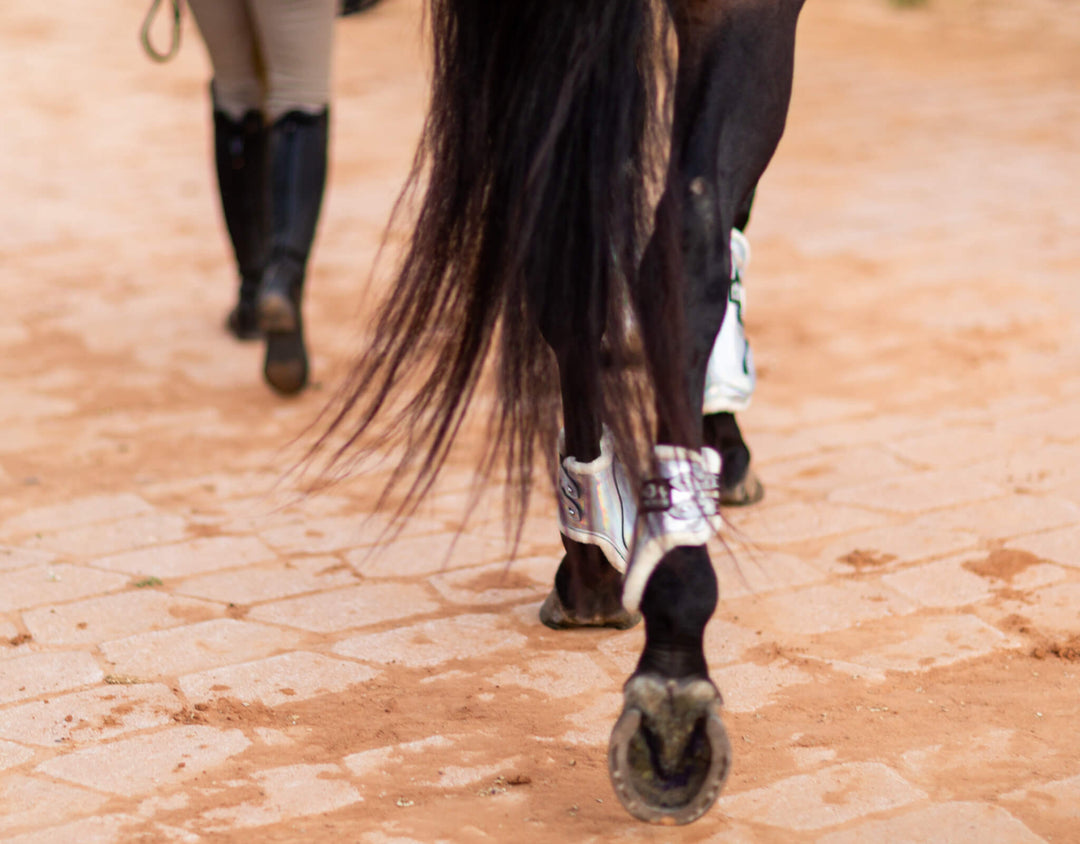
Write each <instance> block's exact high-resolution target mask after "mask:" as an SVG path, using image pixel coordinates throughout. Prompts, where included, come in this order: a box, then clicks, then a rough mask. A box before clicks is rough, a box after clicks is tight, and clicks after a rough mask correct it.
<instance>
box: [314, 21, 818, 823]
mask: <svg viewBox="0 0 1080 844" xmlns="http://www.w3.org/2000/svg"><path fill="white" fill-rule="evenodd" d="M802 3H803V0H667V1H666V2H662V0H567V2H561V0H502V1H501V2H494V3H493V2H488V0H430V23H431V25H432V28H433V32H434V39H433V41H434V47H435V65H434V81H433V90H432V98H431V104H430V112H429V115H428V119H427V123H426V127H425V131H424V135H423V139H422V142H421V147H420V151H419V153H418V155H417V159H416V165H415V168H414V172H413V177H412V180H411V185H412V187H413V188H414V189H416V190H418V191H420V194H419V195H420V196H421V197H422V202H421V203H420V205H419V212H418V217H417V220H416V225H415V229H414V232H413V235H412V239H411V241H410V244H409V247H408V249H407V251H406V254H405V257H404V260H403V263H402V265H401V270H400V272H399V274H398V277H397V280H396V283H395V285H394V288H393V291H392V294H391V296H390V297H389V299H388V300H387V302H386V304H385V305H384V306H383V309H382V311H381V312H380V316H379V319H378V323H377V327H376V332H375V339H374V341H373V344H372V347H371V348H370V349H369V351H368V352H367V354H366V355H365V356H364V357H363V358H361V359H360V360H359V361H358V363H357V365H356V368H355V370H354V372H353V375H352V378H351V380H350V381H349V383H348V385H347V387H346V389H345V391H344V392H343V394H342V397H341V403H340V405H339V406H338V407H336V408H335V414H336V416H335V421H334V423H333V429H336V430H339V431H342V432H344V433H345V434H346V435H347V436H346V438H347V439H348V441H349V445H348V446H346V448H345V449H344V450H343V451H342V452H338V453H337V456H338V457H340V456H341V455H342V454H347V453H349V449H350V448H351V447H352V446H353V445H356V446H358V447H359V446H360V445H365V444H366V445H370V444H371V443H375V444H376V445H377V446H386V445H395V446H398V447H400V448H402V449H403V452H404V454H405V460H404V461H403V463H402V465H401V467H400V470H399V473H398V474H397V475H396V476H395V480H401V479H404V478H407V477H408V478H411V479H412V480H411V482H410V483H411V487H410V492H411V495H410V499H409V500H411V501H415V500H417V499H418V498H419V497H420V496H422V495H423V494H424V492H425V491H426V490H427V489H428V488H429V486H430V484H431V483H432V481H433V480H434V478H435V476H436V474H437V473H438V471H439V469H440V467H441V466H442V465H443V463H444V461H445V458H446V455H447V452H448V449H449V448H450V446H451V444H452V442H453V440H454V438H455V436H456V434H457V433H458V431H459V429H460V427H461V424H462V421H463V416H464V413H465V410H466V408H467V407H468V405H469V403H470V400H471V399H472V397H473V396H474V395H475V392H476V390H477V388H478V386H479V384H480V382H481V373H482V370H483V369H484V365H485V361H487V360H488V359H489V357H490V358H492V359H493V360H492V362H493V368H492V371H493V372H494V377H495V379H496V382H497V387H498V395H499V403H498V405H497V410H496V412H495V414H494V416H493V419H492V422H491V436H490V438H489V442H490V443H491V451H490V452H489V454H488V457H487V459H485V461H484V462H483V465H482V466H481V467H480V471H482V472H485V473H486V472H490V471H491V470H492V469H493V467H494V466H495V461H496V455H500V454H501V455H503V456H504V457H505V460H506V467H507V470H508V473H509V477H510V479H511V481H512V483H513V484H514V485H515V487H514V488H516V489H517V490H519V491H520V495H519V496H518V497H517V498H515V500H514V501H511V502H510V505H511V513H510V515H511V516H515V515H520V514H521V513H522V512H523V508H524V504H525V502H526V500H527V496H528V491H529V487H530V481H531V479H532V474H533V462H534V455H535V450H536V448H537V447H540V448H543V449H545V450H547V449H550V450H549V451H547V453H548V454H552V455H554V454H556V448H557V447H558V448H559V449H560V450H559V451H558V452H557V453H558V465H557V467H555V468H554V471H553V475H554V477H555V480H556V486H557V492H558V496H559V501H560V507H561V511H560V520H561V524H562V534H563V544H564V546H565V549H566V555H565V557H564V558H563V560H562V563H561V565H560V566H559V569H558V572H557V574H556V577H555V587H554V589H553V590H552V594H551V595H550V596H549V598H548V600H547V602H546V603H545V604H544V608H543V610H542V618H543V620H544V622H545V623H547V624H549V625H550V626H553V627H579V626H596V625H601V626H615V627H621V626H627V625H629V624H632V623H634V621H636V619H637V613H638V612H640V614H641V616H643V617H644V620H645V647H644V649H643V651H642V654H641V658H640V660H639V662H638V665H637V668H636V669H635V671H634V673H633V675H632V676H631V677H630V679H629V680H628V681H627V683H626V686H625V708H624V711H623V714H622V716H621V717H620V719H619V721H618V723H617V724H616V725H615V728H614V731H613V733H612V739H611V749H610V756H609V762H610V768H611V775H612V781H613V784H614V786H615V789H616V792H617V793H618V796H619V798H620V799H621V800H622V802H623V804H624V805H625V806H626V808H627V809H628V810H629V811H630V813H631V814H633V815H634V816H635V817H638V818H641V819H644V820H648V821H653V822H666V823H687V822H689V821H692V820H694V819H695V818H697V817H699V816H700V815H701V814H702V813H703V812H705V811H706V810H707V809H708V808H709V806H711V805H712V803H713V801H714V800H715V799H716V796H717V795H718V793H719V791H720V788H721V787H722V785H723V782H724V779H725V777H726V775H727V772H728V768H729V764H730V746H729V744H728V741H727V738H726V735H725V733H724V729H723V726H722V724H721V722H720V718H719V714H718V710H719V705H720V695H719V693H718V692H717V690H716V688H715V687H714V686H713V684H712V681H711V680H710V679H709V674H708V667H707V665H706V661H705V655H704V651H703V634H704V629H705V624H706V622H708V620H709V618H710V617H711V615H712V614H713V612H714V610H715V608H716V603H717V595H718V590H717V582H716V576H715V574H714V571H713V567H712V564H711V562H710V560H709V555H708V553H707V550H706V547H705V542H706V540H707V539H708V538H709V536H710V535H711V534H712V532H713V530H714V529H715V527H716V525H717V523H718V504H719V502H720V499H721V498H722V497H723V496H724V495H725V494H727V495H729V496H731V495H734V496H735V497H736V498H738V496H739V492H738V490H739V488H740V484H743V483H744V482H745V477H746V472H747V462H748V452H746V449H745V445H744V444H743V443H742V438H741V436H740V434H739V431H738V426H737V425H735V422H734V417H733V416H732V415H731V414H728V413H720V414H715V415H711V416H710V415H703V402H702V396H703V393H704V390H705V385H706V371H707V364H708V360H709V356H710V351H711V349H712V347H713V342H714V339H715V338H716V337H717V334H718V332H719V330H720V327H721V323H722V321H723V319H724V313H725V310H726V308H727V304H728V295H729V289H730V287H731V283H732V275H733V270H732V258H731V246H730V243H731V241H730V238H731V231H732V229H733V228H734V227H741V226H742V225H745V219H746V216H747V215H748V213H749V207H750V203H751V200H752V197H753V193H754V188H755V186H756V184H757V182H758V179H759V178H760V177H761V175H762V173H763V171H764V170H765V167H766V165H767V164H768V162H769V160H770V158H771V157H772V155H773V152H774V151H775V149H776V145H777V143H778V142H779V140H780V136H781V134H782V132H783V129H784V123H785V120H786V116H787V110H788V102H789V98H790V93H791V82H792V71H793V52H794V39H795V27H796V21H797V18H798V15H799V11H800V9H801V7H802ZM628 311H629V312H630V313H631V314H632V319H630V320H628V319H627V312H628ZM641 349H643V350H644V361H645V364H646V365H645V366H644V367H642V366H640V365H635V362H638V363H639V362H640V358H641V351H640V350H641ZM489 352H490V353H491V354H490V355H489ZM414 379H415V380H414ZM405 380H408V381H410V382H412V383H413V386H414V388H415V392H414V393H412V398H411V399H409V400H408V401H406V402H405V403H404V404H402V403H400V402H399V400H398V392H397V391H398V388H399V387H401V386H403V384H402V382H403V381H405ZM417 385H418V386H417ZM560 404H561V425H562V428H563V433H562V435H561V437H560V436H559V435H558V429H559V426H560V414H559V409H560ZM391 406H393V409H391ZM703 420H704V422H703ZM361 435H363V442H361V441H360V438H361ZM372 435H374V436H372ZM324 442H325V441H324ZM557 442H558V446H556V443H557ZM721 455H722V459H721ZM553 462H554V461H553ZM722 463H723V465H721V464H722Z"/></svg>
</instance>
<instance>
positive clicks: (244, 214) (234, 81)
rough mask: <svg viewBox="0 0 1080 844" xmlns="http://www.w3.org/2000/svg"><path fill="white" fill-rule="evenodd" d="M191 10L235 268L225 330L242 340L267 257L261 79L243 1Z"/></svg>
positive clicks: (194, 2)
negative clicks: (236, 280)
mask: <svg viewBox="0 0 1080 844" xmlns="http://www.w3.org/2000/svg"><path fill="white" fill-rule="evenodd" d="M191 10H192V12H193V13H194V15H195V21H196V23H197V25H198V27H199V31H200V33H201V34H202V36H203V40H204V42H205V43H206V48H207V52H208V53H209V54H210V62H211V64H212V66H213V68H214V81H213V83H212V84H211V98H212V101H213V118H214V163H215V165H216V170H217V179H218V189H219V192H220V194H221V208H222V211H223V213H224V216H225V226H226V228H227V229H228V232H229V239H230V241H231V242H232V246H233V253H234V255H235V256H236V264H237V268H238V270H239V273H240V293H239V297H238V301H237V304H236V306H235V307H234V308H233V309H232V311H231V312H230V313H229V316H228V319H227V320H226V327H227V328H228V329H229V331H230V332H232V333H233V335H235V336H236V337H237V338H239V339H241V340H245V339H249V338H252V337H255V336H257V335H258V330H257V326H256V319H255V296H256V293H257V292H258V287H259V280H260V278H261V276H262V271H263V264H264V263H265V259H266V227H267V218H266V203H265V201H264V193H265V192H264V190H263V185H264V171H265V163H266V129H265V120H264V118H263V114H262V101H263V84H262V79H261V77H260V75H259V67H258V59H257V55H256V47H255V40H254V31H253V29H252V23H251V20H250V18H249V17H248V13H247V6H246V5H245V3H244V2H243V0H191Z"/></svg>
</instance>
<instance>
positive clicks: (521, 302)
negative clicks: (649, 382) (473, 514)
mask: <svg viewBox="0 0 1080 844" xmlns="http://www.w3.org/2000/svg"><path fill="white" fill-rule="evenodd" d="M660 5H661V4H660V3H659V2H658V0H570V2H561V0H560V1H559V2H552V0H506V2H497V3H491V2H488V0H431V9H430V22H431V25H432V28H433V35H434V46H435V64H434V82H433V91H432V98H431V105H430V112H429V115H428V118H427V123H426V126H425V129H424V134H423V138H422V141H421V145H420V149H419V151H418V153H417V157H416V161H415V163H414V168H413V173H412V176H411V178H410V185H409V187H407V188H406V193H405V194H404V195H408V194H409V191H410V188H420V189H421V190H423V191H424V194H423V202H422V203H421V204H420V208H419V212H418V219H417V222H416V226H415V231H414V233H413V235H412V239H411V241H410V243H409V246H408V249H407V251H406V254H405V257H404V260H403V262H402V265H401V268H400V272H399V274H398V276H397V279H396V282H395V284H394V286H393V290H392V291H391V293H390V296H389V298H388V299H387V300H386V302H385V304H384V305H383V306H382V309H381V311H380V313H379V316H378V320H377V325H376V331H375V336H374V340H373V343H372V345H371V348H370V349H369V350H368V351H367V353H366V354H365V355H364V357H362V358H361V359H360V360H359V361H358V362H357V364H356V365H355V368H354V370H353V372H352V374H351V377H350V378H349V380H348V382H347V384H346V386H345V388H344V389H343V391H342V393H341V395H340V397H339V404H337V405H335V406H333V407H332V411H331V412H332V414H333V415H332V422H331V427H330V432H329V433H328V434H327V437H330V434H333V433H334V432H337V433H339V434H344V445H340V443H341V439H339V438H337V437H331V438H330V439H327V437H324V438H323V440H321V441H320V445H319V446H318V448H324V449H328V448H329V449H331V451H330V464H331V465H332V466H336V465H344V466H345V467H346V468H347V467H348V465H349V460H348V459H347V456H348V455H353V456H355V455H356V454H358V453H363V451H364V450H365V449H369V448H385V447H397V448H400V449H401V450H402V453H403V454H404V460H403V461H402V463H401V465H400V466H399V468H398V470H397V474H396V475H395V476H394V479H393V481H392V482H391V486H392V487H393V486H395V485H396V484H397V483H398V482H400V481H401V480H403V479H404V478H405V477H406V476H409V477H412V478H413V481H412V484H411V485H410V486H409V495H408V496H407V497H406V502H407V504H406V506H408V502H413V503H415V502H416V501H417V499H418V498H419V497H420V496H422V495H423V493H424V492H425V491H426V490H427V489H428V488H429V487H430V485H431V483H432V482H433V480H434V478H435V476H436V474H437V473H438V471H439V469H440V468H441V467H442V465H443V464H444V462H445V460H446V457H447V454H448V450H449V448H450V446H451V444H452V442H453V441H454V438H455V436H456V435H457V434H458V432H459V430H460V428H461V425H462V421H463V417H464V414H465V412H466V409H467V407H468V405H469V403H470V401H471V400H472V398H473V397H474V396H475V394H476V391H477V388H478V385H479V384H480V383H481V379H482V370H483V368H484V363H485V360H486V358H487V356H488V353H489V352H490V351H491V348H492V346H493V345H494V346H495V347H496V352H497V355H496V365H495V369H494V375H495V378H496V380H497V386H498V397H499V402H498V406H497V410H496V412H495V414H494V417H493V419H492V422H491V426H492V427H491V430H490V431H489V436H488V438H487V443H488V444H489V447H490V450H489V452H488V454H487V456H486V458H485V460H484V462H483V464H482V467H481V469H482V471H484V472H490V471H491V470H492V469H493V468H494V467H495V466H496V465H497V457H498V455H500V454H501V455H503V456H504V457H505V459H506V467H507V471H508V476H509V479H510V481H511V482H512V483H513V484H514V485H515V486H516V488H517V489H518V490H520V491H521V497H520V498H519V500H518V502H517V504H518V505H520V506H521V507H523V506H524V505H525V503H526V501H527V494H528V485H529V481H530V478H531V474H532V469H533V458H534V453H535V452H534V450H535V448H536V447H537V445H538V443H540V442H543V444H544V447H548V446H549V445H550V444H551V435H552V433H553V431H554V430H555V428H556V426H557V418H558V406H559V404H558V402H559V394H558V382H557V378H556V368H555V366H554V360H553V357H552V355H551V352H550V350H549V349H548V348H547V346H546V345H545V343H544V340H543V338H542V337H541V335H540V332H539V330H538V328H537V314H539V313H543V312H548V313H553V312H554V313H558V312H559V311H560V309H562V310H564V311H565V312H566V313H568V314H569V313H571V311H572V309H573V308H577V307H582V306H590V303H591V304H592V305H595V303H603V304H602V305H601V307H603V308H605V310H606V311H607V313H606V314H604V313H602V314H601V315H600V318H601V319H605V320H606V326H607V329H606V336H605V351H606V352H607V354H608V355H609V356H610V358H612V359H614V360H615V361H616V362H618V361H625V360H627V359H629V358H630V357H632V350H631V349H630V348H629V341H628V340H627V337H626V331H625V330H624V325H625V319H624V314H623V313H622V311H623V309H625V308H627V307H630V302H631V301H632V300H633V296H632V295H630V294H627V295H623V294H621V293H620V292H619V291H620V289H630V288H632V287H633V284H634V280H635V277H636V273H637V265H638V262H639V260H640V256H641V254H642V247H643V241H644V238H645V237H646V236H647V234H648V231H649V229H650V227H651V219H650V218H651V213H652V212H651V203H650V197H649V194H650V191H651V190H652V189H653V188H655V186H656V185H657V184H658V181H657V179H658V178H659V177H660V176H661V175H662V174H661V173H660V172H659V169H660V168H661V167H662V164H663V160H662V157H663V154H662V145H661V144H660V143H659V142H657V139H658V137H659V135H660V134H661V133H662V132H663V123H664V120H663V119H662V115H661V112H662V111H663V108H662V105H661V103H662V100H663V97H662V96H661V92H662V90H663V89H664V84H663V80H664V78H665V76H664V74H665V68H666V67H667V65H668V62H667V61H666V59H665V56H666V52H667V51H666V48H665V39H664V36H663V33H662V31H661V30H663V29H664V28H665V26H666V23H665V18H664V15H663V14H662V12H661V11H660V9H659V6H660ZM654 192H655V191H654ZM399 207H400V204H399ZM582 365H583V366H593V367H599V366H601V363H600V357H599V355H596V356H594V357H593V359H590V360H585V361H582ZM613 371H614V372H615V373H616V376H615V377H616V378H618V377H621V376H619V375H618V373H619V372H622V371H623V370H622V369H621V368H619V367H615V368H614V370H613ZM605 377H606V378H607V383H609V384H610V383H611V380H610V377H609V376H605ZM414 379H416V380H414ZM404 382H411V383H412V386H413V387H414V388H415V391H414V392H411V393H409V395H410V396H411V398H410V399H409V400H408V401H406V402H404V403H401V402H400V401H399V400H398V398H397V397H396V388H397V387H399V386H400V385H402V384H403V383H404ZM605 392H609V394H611V395H612V396H617V394H618V392H619V391H618V390H617V389H614V388H613V389H611V390H609V391H605ZM621 395H622V400H623V401H625V396H626V393H625V392H624V393H622V394H621ZM616 403H617V398H612V399H611V400H610V401H609V402H608V404H609V405H611V408H610V409H614V406H615V404H616ZM638 409H639V410H640V407H639V408H638ZM619 430H620V431H624V432H625V431H627V430H628V428H627V427H626V426H619ZM624 439H626V440H628V439H629V438H628V437H624ZM332 440H333V441H335V443H336V445H335V446H333V447H331V446H330V445H329V444H330V442H331V441H332ZM625 444H626V443H625V442H624V445H625ZM357 447H359V451H358V450H357ZM343 458H346V459H343ZM513 509H515V510H516V508H513ZM517 512H519V513H520V512H521V511H520V510H519V511H517Z"/></svg>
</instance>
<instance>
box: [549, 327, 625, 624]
mask: <svg viewBox="0 0 1080 844" xmlns="http://www.w3.org/2000/svg"><path fill="white" fill-rule="evenodd" d="M585 313H586V314H588V313H593V314H595V315H598V314H602V313H603V308H599V309H597V310H595V311H593V309H585ZM540 326H541V331H542V333H543V334H544V337H545V339H546V340H547V342H548V343H549V345H550V346H551V347H552V349H553V350H554V352H555V357H556V360H557V361H558V365H559V381H560V387H561V392H562V405H563V435H562V437H561V438H560V453H559V455H558V458H559V481H558V489H557V491H556V492H557V497H558V500H559V521H560V525H561V533H562V543H563V548H564V549H565V551H566V554H565V555H564V556H563V559H562V562H561V563H560V564H559V569H558V571H557V572H556V574H555V585H554V587H553V588H552V590H551V593H550V594H549V595H548V597H547V600H545V601H544V604H543V606H542V607H541V608H540V620H541V621H542V622H543V623H544V624H546V625H547V626H548V627H551V628H552V629H555V630H563V629H568V628H577V627H614V628H616V629H619V630H623V629H626V628H628V627H632V626H633V625H634V624H636V623H637V622H638V621H639V620H640V618H641V617H640V615H638V614H637V613H629V612H627V611H626V610H625V609H624V608H623V605H622V579H623V575H622V572H623V571H624V570H625V568H626V554H627V551H628V547H629V543H630V539H631V537H630V535H629V533H630V531H632V530H633V526H634V519H635V516H636V508H634V506H633V495H632V493H631V490H630V487H629V484H628V482H627V481H626V478H625V476H624V475H623V474H622V473H621V472H620V471H619V467H618V464H617V462H616V461H615V457H614V455H613V454H612V453H611V445H610V444H609V443H607V442H606V440H605V438H604V435H603V426H602V423H601V420H600V417H599V413H598V411H597V402H596V397H598V396H599V395H600V383H599V367H594V366H581V365H580V363H581V361H582V360H585V359H588V358H592V359H593V360H596V359H597V356H598V355H599V349H600V336H601V334H602V324H601V322H600V318H599V316H592V317H590V316H581V317H579V318H577V319H571V320H570V321H569V322H568V321H567V318H566V316H565V315H563V316H562V317H561V318H554V317H553V316H552V315H549V314H542V315H541V318H540ZM605 516H606V517H608V520H607V523H606V524H605V523H603V522H604V519H605ZM612 520H613V521H612Z"/></svg>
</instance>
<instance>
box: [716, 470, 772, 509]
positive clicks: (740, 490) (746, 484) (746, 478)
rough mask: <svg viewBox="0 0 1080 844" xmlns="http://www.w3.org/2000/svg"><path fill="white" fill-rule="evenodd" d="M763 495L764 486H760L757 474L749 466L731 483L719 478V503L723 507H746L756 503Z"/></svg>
mask: <svg viewBox="0 0 1080 844" xmlns="http://www.w3.org/2000/svg"><path fill="white" fill-rule="evenodd" d="M764 497H765V487H764V486H762V484H761V481H760V480H758V476H757V475H756V474H754V470H753V469H751V468H750V467H749V466H748V467H747V469H746V473H745V474H744V475H743V476H742V477H741V478H739V479H738V480H737V481H735V482H734V483H731V484H727V483H725V482H724V478H723V476H721V479H720V504H721V506H723V507H746V506H748V505H750V504H757V503H758V502H759V501H760V500H761V499H762V498H764Z"/></svg>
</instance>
